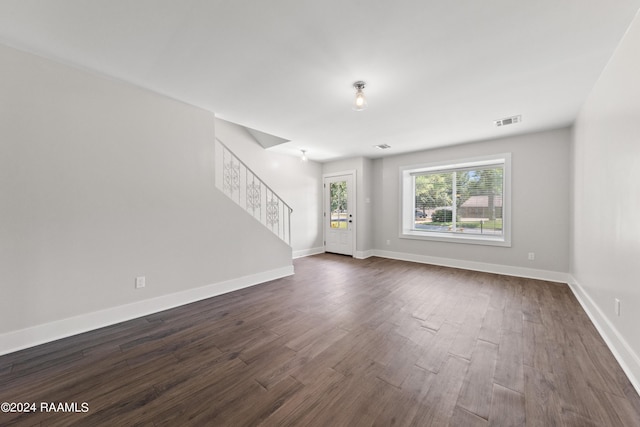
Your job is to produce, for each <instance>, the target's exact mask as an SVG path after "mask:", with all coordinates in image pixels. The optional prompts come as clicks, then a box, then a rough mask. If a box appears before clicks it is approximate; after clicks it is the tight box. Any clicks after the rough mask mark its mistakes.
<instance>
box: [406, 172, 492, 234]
mask: <svg viewBox="0 0 640 427" xmlns="http://www.w3.org/2000/svg"><path fill="white" fill-rule="evenodd" d="M503 174H504V169H503V167H502V166H494V167H481V168H466V169H458V170H453V171H450V172H435V173H424V174H420V175H415V176H414V185H415V220H414V229H415V230H419V231H428V232H439V233H467V234H484V235H494V236H496V235H497V236H500V235H502V195H503V194H502V193H503V188H502V187H503ZM454 201H455V202H454Z"/></svg>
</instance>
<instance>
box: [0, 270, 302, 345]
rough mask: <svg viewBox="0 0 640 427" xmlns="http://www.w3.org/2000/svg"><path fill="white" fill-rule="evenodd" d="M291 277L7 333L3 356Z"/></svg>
mask: <svg viewBox="0 0 640 427" xmlns="http://www.w3.org/2000/svg"><path fill="white" fill-rule="evenodd" d="M292 274H293V266H292V265H290V266H286V267H282V268H277V269H275V270H269V271H264V272H261V273H257V274H252V275H249V276H243V277H239V278H237V279H231V280H227V281H224V282H219V283H214V284H212V285H207V286H202V287H199V288H194V289H188V290H185V291H182V292H176V293H173V294H168V295H163V296H160V297H156V298H150V299H147V300H143V301H138V302H134V303H131V304H125V305H121V306H117V307H112V308H108V309H105V310H100V311H95V312H92V313H87V314H83V315H80V316H74V317H71V318H68V319H62V320H56V321H54V322H50V323H45V324H42V325H37V326H32V327H30V328H26V329H21V330H18V331H12V332H7V333H4V334H0V355H3V354H7V353H12V352H14V351H18V350H22V349H25V348H29V347H33V346H36V345H40V344H44V343H47V342H51V341H55V340H58V339H61V338H66V337H70V336H72V335H77V334H81V333H83V332H87V331H91V330H94V329H98V328H102V327H105V326H109V325H114V324H116V323H120V322H124V321H126V320H131V319H135V318H138V317H141V316H146V315H149V314H152V313H157V312H160V311H163V310H167V309H170V308H174V307H178V306H181V305H185V304H189V303H192V302H195V301H200V300H203V299H207V298H211V297H214V296H217V295H221V294H225V293H228V292H232V291H236V290H239V289H243V288H248V287H250V286H254V285H258V284H260V283H264V282H268V281H270V280H275V279H279V278H281V277H286V276H291V275H292Z"/></svg>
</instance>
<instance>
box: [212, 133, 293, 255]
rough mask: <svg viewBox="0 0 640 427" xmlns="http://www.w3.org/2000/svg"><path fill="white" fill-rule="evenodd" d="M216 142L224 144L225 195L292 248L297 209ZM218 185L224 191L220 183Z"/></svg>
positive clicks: (221, 163) (220, 164)
mask: <svg viewBox="0 0 640 427" xmlns="http://www.w3.org/2000/svg"><path fill="white" fill-rule="evenodd" d="M216 141H217V143H218V144H219V145H220V150H219V151H218V150H216V152H218V153H221V155H219V154H218V156H219V160H216V167H220V168H221V169H222V184H221V187H222V188H221V190H222V192H223V193H224V194H226V195H227V196H228V197H229V198H230V199H231V200H233V201H234V202H236V203H237V204H238V205H239V206H241V207H242V208H243V209H245V210H246V211H247V212H249V213H250V214H251V216H253V217H254V218H256V219H257V220H258V221H260V222H261V223H262V224H263V225H264V226H266V227H267V228H269V229H270V230H271V231H272V232H273V233H274V234H276V235H277V236H278V237H280V238H281V239H282V240H284V241H285V242H287V243H288V244H289V245H290V244H291V213H292V212H293V209H291V207H290V206H289V205H287V204H286V203H285V202H284V200H282V198H280V197H279V196H278V195H277V194H276V193H274V192H273V190H272V189H271V188H270V187H269V186H268V185H267V184H265V182H264V181H262V180H261V179H260V177H258V176H257V175H256V174H255V173H253V171H252V170H251V169H250V168H249V167H248V166H247V165H246V164H244V162H243V161H242V160H240V159H239V158H238V157H237V156H236V155H235V154H234V153H233V152H232V151H231V150H229V148H227V146H226V145H224V143H223V142H222V141H220V140H219V139H218V138H216ZM216 185H217V186H218V187H219V188H220V184H219V182H218V181H216ZM263 207H264V215H263V213H262V212H263ZM281 208H282V209H281Z"/></svg>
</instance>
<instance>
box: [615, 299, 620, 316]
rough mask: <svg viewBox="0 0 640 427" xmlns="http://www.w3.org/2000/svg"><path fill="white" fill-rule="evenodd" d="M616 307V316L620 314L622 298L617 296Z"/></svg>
mask: <svg viewBox="0 0 640 427" xmlns="http://www.w3.org/2000/svg"><path fill="white" fill-rule="evenodd" d="M615 308H616V316H620V300H619V299H618V298H616V302H615Z"/></svg>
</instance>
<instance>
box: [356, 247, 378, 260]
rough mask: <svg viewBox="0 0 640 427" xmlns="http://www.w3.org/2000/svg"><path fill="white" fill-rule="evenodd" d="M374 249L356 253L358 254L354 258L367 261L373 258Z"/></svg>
mask: <svg viewBox="0 0 640 427" xmlns="http://www.w3.org/2000/svg"><path fill="white" fill-rule="evenodd" d="M373 253H374V251H373V249H369V250H368V251H356V254H355V255H354V256H353V257H354V258H356V259H367V258H369V257H372V256H373Z"/></svg>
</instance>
